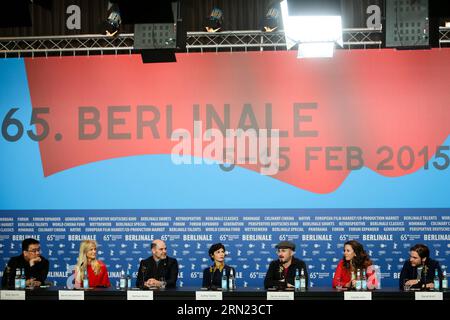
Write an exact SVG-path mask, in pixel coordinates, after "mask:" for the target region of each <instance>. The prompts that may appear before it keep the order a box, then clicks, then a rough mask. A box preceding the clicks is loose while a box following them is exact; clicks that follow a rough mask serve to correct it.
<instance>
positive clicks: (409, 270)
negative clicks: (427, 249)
mask: <svg viewBox="0 0 450 320" xmlns="http://www.w3.org/2000/svg"><path fill="white" fill-rule="evenodd" d="M426 261H427V263H426V264H425V265H426V266H427V267H428V270H427V272H426V273H425V267H424V268H423V269H422V274H421V275H417V267H413V266H412V265H411V263H410V262H409V261H406V262H405V264H404V265H403V268H402V271H401V272H400V280H399V287H400V290H403V285H404V283H405V281H407V280H414V279H421V281H420V282H419V283H418V284H417V285H414V286H412V288H421V287H422V284H424V283H425V284H427V283H433V281H434V273H435V271H436V270H437V271H438V276H439V280H440V281H439V282H440V286H441V285H442V270H441V266H440V265H439V262H438V261H436V260H433V259H430V258H428V259H427V260H426Z"/></svg>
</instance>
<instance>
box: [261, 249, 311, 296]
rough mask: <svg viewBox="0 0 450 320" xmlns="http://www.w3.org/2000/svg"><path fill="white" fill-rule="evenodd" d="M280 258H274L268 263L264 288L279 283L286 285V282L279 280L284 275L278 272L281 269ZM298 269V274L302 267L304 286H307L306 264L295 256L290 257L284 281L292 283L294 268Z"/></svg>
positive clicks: (276, 285)
mask: <svg viewBox="0 0 450 320" xmlns="http://www.w3.org/2000/svg"><path fill="white" fill-rule="evenodd" d="M280 267H281V263H280V260H274V261H272V262H271V263H270V265H269V270H267V273H266V277H265V279H264V288H266V289H268V288H273V287H279V286H280V285H286V283H283V282H280V280H282V278H283V277H284V274H283V273H282V272H280V270H281V268H280ZM296 269H298V272H299V274H301V270H302V269H303V270H304V272H305V278H306V288H308V282H309V281H308V270H307V269H306V264H305V263H304V262H303V261H302V260H300V259H297V258H295V257H292V263H291V265H290V266H289V268H288V273H287V277H286V282H287V283H290V284H292V285H294V282H295V270H296Z"/></svg>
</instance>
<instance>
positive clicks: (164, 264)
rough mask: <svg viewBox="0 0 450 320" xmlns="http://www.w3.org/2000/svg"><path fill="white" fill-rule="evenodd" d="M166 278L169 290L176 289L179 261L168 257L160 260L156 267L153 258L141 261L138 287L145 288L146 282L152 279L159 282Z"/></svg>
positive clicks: (137, 280) (137, 281)
mask: <svg viewBox="0 0 450 320" xmlns="http://www.w3.org/2000/svg"><path fill="white" fill-rule="evenodd" d="M161 276H164V279H165V280H166V287H167V288H175V287H176V285H177V279H178V261H177V260H176V259H174V258H170V257H167V258H166V259H164V260H160V261H159V264H158V265H156V261H155V259H153V256H151V257H150V258H147V259H145V260H142V261H141V264H140V266H139V271H138V275H137V279H136V287H138V288H143V287H144V282H145V281H147V280H148V279H150V278H154V279H156V280H159V279H160V278H161Z"/></svg>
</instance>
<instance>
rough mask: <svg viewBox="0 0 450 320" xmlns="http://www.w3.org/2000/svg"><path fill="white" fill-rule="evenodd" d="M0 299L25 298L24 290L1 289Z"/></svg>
mask: <svg viewBox="0 0 450 320" xmlns="http://www.w3.org/2000/svg"><path fill="white" fill-rule="evenodd" d="M0 300H25V290H24V291H19V290H17V291H16V290H2V291H1V293H0Z"/></svg>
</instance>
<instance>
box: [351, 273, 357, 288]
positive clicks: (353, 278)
mask: <svg viewBox="0 0 450 320" xmlns="http://www.w3.org/2000/svg"><path fill="white" fill-rule="evenodd" d="M353 280H356V274H355V270H352V279H351V283H350V288H351V289H355V287H354V286H353Z"/></svg>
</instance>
